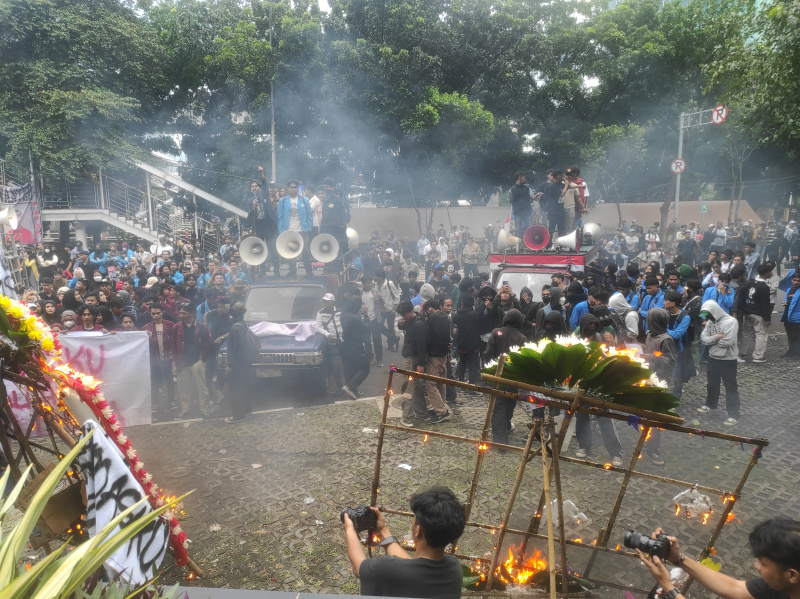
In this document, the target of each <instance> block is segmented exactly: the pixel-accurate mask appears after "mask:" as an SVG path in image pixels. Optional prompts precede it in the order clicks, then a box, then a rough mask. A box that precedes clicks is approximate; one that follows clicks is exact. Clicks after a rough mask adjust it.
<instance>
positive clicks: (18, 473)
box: [0, 381, 22, 482]
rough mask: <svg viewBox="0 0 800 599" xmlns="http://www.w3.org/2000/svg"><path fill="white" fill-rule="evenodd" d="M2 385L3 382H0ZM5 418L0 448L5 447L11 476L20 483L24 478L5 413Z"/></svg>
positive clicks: (3, 414)
mask: <svg viewBox="0 0 800 599" xmlns="http://www.w3.org/2000/svg"><path fill="white" fill-rule="evenodd" d="M0 384H2V381H0ZM2 416H3V418H2V419H1V420H0V446H2V447H3V453H4V454H5V455H7V456H8V457H9V458H10V459H8V460H7V461H8V467H9V468H11V474H13V475H14V480H15V481H17V482H19V480H20V479H21V478H22V472H21V471H20V469H19V466H17V461H16V460H15V459H14V451H13V450H12V448H11V443H9V442H8V436H7V435H6V418H7V417H6V415H5V412H3V413H2Z"/></svg>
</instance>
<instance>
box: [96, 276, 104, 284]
mask: <svg viewBox="0 0 800 599" xmlns="http://www.w3.org/2000/svg"><path fill="white" fill-rule="evenodd" d="M94 280H95V281H97V282H98V283H99V282H100V281H102V280H103V277H94Z"/></svg>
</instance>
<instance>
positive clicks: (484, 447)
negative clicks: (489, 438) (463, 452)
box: [478, 443, 489, 451]
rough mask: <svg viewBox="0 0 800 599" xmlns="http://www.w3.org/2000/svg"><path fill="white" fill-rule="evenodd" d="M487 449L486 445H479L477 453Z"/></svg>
mask: <svg viewBox="0 0 800 599" xmlns="http://www.w3.org/2000/svg"><path fill="white" fill-rule="evenodd" d="M487 449H489V446H488V445H486V443H481V444H480V445H478V450H479V451H486V450H487Z"/></svg>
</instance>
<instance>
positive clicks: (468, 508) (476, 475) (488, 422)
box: [429, 354, 506, 586]
mask: <svg viewBox="0 0 800 599" xmlns="http://www.w3.org/2000/svg"><path fill="white" fill-rule="evenodd" d="M505 363H506V355H505V354H502V355H501V356H500V359H499V360H498V361H497V369H496V370H495V372H496V373H497V374H498V375H501V374H503V367H504V366H505ZM429 378H432V379H433V378H437V379H438V378H440V377H429ZM442 380H448V379H442ZM499 380H502V379H499ZM505 383H506V381H504V384H505ZM499 388H500V383H499V382H496V383H495V384H494V389H495V390H498V389H499ZM494 404H495V396H494V394H490V395H489V406H488V407H487V409H486V418H485V419H484V421H483V432H482V433H481V443H480V444H481V445H484V444H486V442H487V441H488V439H489V430H490V429H491V426H492V412H493V411H494ZM485 453H486V452H485V451H479V452H478V455H477V457H476V458H475V469H474V470H473V472H472V484H471V485H470V488H469V495H468V497H467V503H466V505H465V506H464V517H465V518H466V519H467V520H469V516H470V514H471V513H472V506H473V504H474V502H475V493H476V492H477V490H478V480H480V477H481V467H482V466H483V456H484V454H485ZM487 586H488V585H487Z"/></svg>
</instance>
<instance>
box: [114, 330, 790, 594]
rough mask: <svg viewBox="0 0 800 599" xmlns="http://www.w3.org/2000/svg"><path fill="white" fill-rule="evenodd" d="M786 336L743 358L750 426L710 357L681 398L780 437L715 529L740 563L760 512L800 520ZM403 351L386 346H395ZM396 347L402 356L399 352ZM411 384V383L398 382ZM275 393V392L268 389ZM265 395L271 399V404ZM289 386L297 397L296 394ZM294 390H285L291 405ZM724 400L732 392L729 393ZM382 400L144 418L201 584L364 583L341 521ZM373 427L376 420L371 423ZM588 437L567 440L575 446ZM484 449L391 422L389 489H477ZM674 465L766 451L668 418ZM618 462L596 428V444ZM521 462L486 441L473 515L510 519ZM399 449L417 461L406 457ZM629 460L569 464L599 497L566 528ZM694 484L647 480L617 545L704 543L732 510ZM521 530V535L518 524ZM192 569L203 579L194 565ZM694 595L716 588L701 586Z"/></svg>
mask: <svg viewBox="0 0 800 599" xmlns="http://www.w3.org/2000/svg"><path fill="white" fill-rule="evenodd" d="M785 350H786V337H785V335H781V334H778V335H777V336H774V337H773V338H771V339H770V343H769V349H768V352H767V358H768V362H767V363H766V364H747V365H740V370H739V384H740V392H741V396H742V414H741V420H740V423H739V425H737V426H735V427H733V428H732V429H731V428H729V427H725V426H723V424H722V423H723V421H724V419H725V418H726V415H725V412H724V410H720V411H719V412H718V413H712V414H708V415H700V414H697V412H696V408H697V407H698V406H700V405H701V404H702V403H703V399H704V397H705V372H704V371H701V373H700V374H699V376H698V377H696V378H695V379H693V380H692V381H691V383H690V384H689V385H688V386H687V387H686V390H685V394H684V400H683V404H682V405H681V406H680V409H679V412H680V413H681V415H683V417H684V418H685V419H686V422H687V424H689V425H691V424H692V422H693V421H695V420H697V421H699V423H698V424H697V426H698V427H699V428H702V429H705V430H720V431H721V430H723V429H724V430H725V431H726V432H733V433H736V434H739V435H743V436H747V437H761V436H764V437H767V438H768V439H769V440H770V445H769V447H768V448H767V449H766V450H765V451H764V456H763V459H762V461H761V463H760V464H759V466H758V467H757V468H756V469H754V471H753V473H752V475H751V476H750V480H749V482H748V484H747V486H746V487H745V489H744V493H743V498H742V500H741V502H739V503H738V504H737V505H736V509H735V510H734V513H735V515H736V516H735V518H734V520H733V521H732V522H730V523H729V524H727V525H726V527H725V529H724V531H723V533H722V535H721V537H720V538H719V540H718V542H717V543H716V550H717V553H716V556H715V559H716V560H718V561H719V562H721V563H722V569H723V571H724V572H726V573H729V574H731V575H733V576H740V577H746V576H754V575H755V570H754V568H753V567H752V558H751V557H750V555H749V552H748V548H747V533H748V532H749V530H750V529H751V528H752V527H753V526H754V525H755V524H756V523H757V522H759V521H760V520H763V519H766V518H769V517H774V516H785V517H790V518H795V519H800V503H798V500H797V490H798V489H799V488H800V468H798V464H797V458H796V451H795V450H796V447H797V442H798V431H799V430H800V427H798V424H800V423H799V422H798V420H800V416H799V415H798V411H797V409H796V405H797V401H798V399H797V398H798V393H797V390H796V383H795V381H796V380H797V379H798V376H797V375H798V374H800V363H797V362H786V361H784V360H782V359H781V358H780V357H779V356H780V355H781V354H782V353H783V352H784V351H785ZM389 357H390V356H387V358H389ZM390 361H391V360H389V359H387V360H386V363H387V366H388V363H389V362H390ZM382 370H383V372H380V373H377V372H376V373H373V374H371V375H370V379H369V381H368V383H367V384H365V386H364V387H362V389H365V390H367V392H368V394H369V393H370V392H371V393H372V395H378V394H382V389H383V386H384V385H385V380H386V369H382ZM396 388H397V387H396ZM265 392H266V391H265ZM463 399H464V401H465V404H464V405H463V406H462V407H461V414H459V415H457V416H455V417H454V418H453V419H452V420H450V421H448V422H445V423H443V424H440V425H438V427H437V430H441V431H443V432H447V433H451V434H454V435H466V436H471V437H475V436H478V435H479V434H480V429H481V427H482V424H483V419H484V416H485V413H486V405H487V398H486V397H485V396H484V397H480V398H469V397H463ZM256 400H257V405H259V406H260V407H261V408H265V407H269V406H270V405H271V404H268V403H264V402H262V403H258V398H256ZM284 400H286V398H284ZM285 404H291V401H284V403H283V404H282V405H285ZM721 405H724V398H723V399H722V400H721ZM529 418H530V417H529V416H528V414H527V413H526V412H524V411H523V410H521V409H518V410H517V412H516V414H515V418H514V422H515V424H516V430H515V431H513V432H512V433H511V443H512V444H515V445H519V446H522V445H524V443H525V440H526V435H527V433H528V429H527V427H526V426H525V424H526V422H528V420H529ZM379 421H380V413H379V411H378V407H377V405H376V402H375V401H374V400H373V401H358V402H346V403H336V404H330V405H319V406H306V407H298V408H294V409H286V410H281V411H273V412H269V413H260V414H254V415H252V417H250V418H249V419H248V420H247V421H245V422H242V423H236V424H226V423H224V422H223V421H222V420H212V421H196V422H176V423H167V424H163V425H154V426H149V427H137V428H132V429H130V430H129V431H128V432H129V436H130V438H131V439H132V440H133V442H134V444H135V446H136V448H137V450H138V451H139V454H140V456H141V457H142V459H143V460H144V463H145V465H146V467H147V468H148V470H149V471H150V472H151V473H152V474H153V476H154V478H155V480H156V481H157V482H158V484H160V485H161V486H162V487H163V488H164V489H166V490H168V491H169V492H171V493H176V494H180V493H184V492H186V491H189V490H192V489H194V493H193V494H192V495H191V496H189V497H188V498H187V499H186V500H185V502H184V508H183V509H184V511H185V512H186V514H185V515H184V516H183V517H182V525H183V527H184V529H185V530H186V531H187V533H188V534H189V536H190V538H191V546H190V547H191V548H190V553H191V555H192V557H193V559H194V560H195V561H196V562H197V564H198V565H200V567H201V568H203V570H204V571H205V576H204V577H203V579H202V580H200V581H196V582H197V584H199V585H202V586H212V587H230V588H245V589H266V590H282V591H296V592H317V593H329V592H330V593H358V589H359V585H358V581H357V579H355V577H354V576H353V575H352V573H351V571H350V567H349V563H348V561H347V558H346V551H345V544H344V539H343V535H342V532H341V527H340V523H339V512H340V510H341V508H342V506H344V505H357V504H359V503H366V502H368V500H369V496H370V488H371V483H372V476H373V469H374V466H375V456H376V446H377V435H376V434H375V433H374V432H371V431H372V430H374V429H376V428H377V427H378V424H379ZM617 427H618V432H619V435H620V437H621V439H622V443H623V448H624V450H625V452H626V453H625V460H626V462H627V460H628V459H629V458H630V455H631V452H632V450H633V447H634V444H635V441H636V436H637V433H636V431H635V430H633V429H632V428H631V427H629V426H627V425H625V424H624V423H618V425H617ZM364 429H370V430H367V431H365V430H364ZM574 448H575V443H574V441H573V444H572V447H571V449H570V450H569V451H567V453H566V455H573V452H574ZM476 451H477V448H476V447H475V446H473V445H469V444H464V443H458V442H455V441H447V440H441V439H436V438H431V439H430V440H429V441H428V442H427V443H426V442H423V440H422V439H421V437H420V436H418V435H415V434H412V433H408V432H400V431H390V432H389V433H387V437H386V444H385V447H384V458H383V470H382V478H381V487H380V491H381V493H380V504H381V505H382V506H385V507H389V508H394V509H407V506H408V499H409V497H410V495H411V494H412V493H413V492H414V491H416V490H419V489H423V488H425V487H428V486H430V485H434V484H444V485H447V486H449V487H450V488H451V489H453V490H454V491H455V492H456V494H457V495H458V496H459V497H460V498H461V499H466V497H467V493H468V490H469V485H470V481H471V476H472V472H473V468H474V463H475V457H476ZM661 453H662V455H663V457H664V458H665V459H666V464H665V465H664V466H656V465H654V464H652V463H651V462H650V461H649V460H647V458H646V457H645V458H643V459H642V460H641V461H640V462H639V466H638V469H639V470H641V471H643V472H651V473H655V474H660V475H663V476H667V477H672V478H676V479H683V480H687V481H691V482H698V483H700V484H704V485H707V486H711V487H715V488H719V489H725V490H732V489H733V488H734V486H735V484H736V482H737V480H738V478H739V476H740V475H741V473H742V472H743V470H744V468H745V465H746V464H747V462H748V460H749V459H750V457H751V453H752V448H751V447H750V446H745V447H744V448H741V447H740V446H739V445H735V444H733V443H730V442H721V441H717V440H713V439H709V438H705V439H704V438H703V437H701V436H690V435H681V434H677V433H671V432H665V433H664V435H663V440H662V451H661ZM590 457H591V458H592V459H594V460H596V461H609V457H608V455H607V454H606V453H605V451H604V449H603V445H602V441H601V439H600V435H599V433H597V432H595V440H594V450H593V455H591V456H590ZM518 463H519V456H518V454H515V453H509V454H505V455H501V454H500V453H499V452H497V451H492V450H490V451H489V452H487V455H486V459H485V462H484V468H483V476H482V478H481V484H480V487H479V490H478V495H477V501H476V505H475V508H474V510H473V514H472V518H473V519H474V520H475V521H478V522H484V523H487V524H493V523H499V522H500V520H501V518H502V514H503V510H504V509H505V506H506V501H507V497H508V494H509V492H510V490H511V487H512V483H513V479H514V475H515V473H516V469H517V466H518ZM400 464H406V465H408V466H410V469H405V468H400V467H399V465H400ZM621 477H622V475H621V474H617V473H613V472H607V471H604V470H597V469H592V468H587V467H585V466H579V465H575V464H569V463H563V464H562V485H563V493H564V498H565V499H569V500H571V501H573V502H574V503H575V505H576V506H577V507H578V508H579V509H580V510H581V511H582V512H584V513H585V514H586V515H587V516H588V517H589V518H590V521H589V522H582V523H580V524H576V523H573V522H568V523H567V535H568V536H569V537H570V538H572V539H577V538H581V539H583V540H584V541H588V542H591V540H592V539H594V538H596V535H597V531H598V530H599V529H600V528H602V527H604V526H605V525H606V523H607V520H608V516H609V513H610V510H611V506H612V505H613V503H614V500H615V498H616V496H617V493H618V490H619V485H620V480H621ZM541 480H542V472H541V461H540V460H539V459H538V458H537V459H536V460H534V461H533V462H531V463H530V465H529V467H528V469H527V470H526V475H525V478H524V481H523V484H522V486H521V489H520V492H519V495H518V498H517V502H516V507H515V509H514V512H513V514H512V516H511V520H510V526H512V527H514V528H525V527H526V526H527V524H528V521H529V519H530V516H531V514H532V512H533V510H535V508H536V503H537V501H538V498H539V495H540V492H541V488H542V485H541ZM683 489H684V487H677V486H673V485H669V484H664V483H661V482H656V481H652V480H646V479H639V478H634V479H632V481H631V483H630V485H629V487H628V491H627V494H626V496H625V500H624V502H623V504H622V509H621V511H620V514H619V517H618V518H617V521H616V524H615V526H614V528H613V532H612V535H611V536H612V541H611V543H610V545H611V546H612V547H613V546H615V544H616V543H620V544H621V542H622V536H623V534H624V531H625V530H626V529H627V528H635V529H637V530H640V531H650V530H652V529H653V528H654V527H656V526H659V525H660V526H663V527H664V528H665V529H667V530H668V531H669V532H670V533H672V534H675V535H676V536H678V538H679V539H680V540H681V541H682V546H683V547H684V548H685V550H686V553H687V554H688V555H696V554H697V553H698V552H699V551H700V550H701V549H702V547H703V546H704V545H705V543H706V541H707V540H708V537H709V536H710V534H711V532H712V525H713V524H714V523H715V522H716V514H718V513H719V512H720V511H721V510H722V503H721V501H720V499H719V497H712V499H713V500H714V503H715V514H714V515H713V516H712V518H711V519H710V522H709V523H708V524H707V525H705V526H703V525H702V524H701V523H700V522H699V521H697V520H686V519H681V518H678V517H676V516H675V513H674V503H673V501H672V498H673V496H674V495H676V494H677V493H678V492H680V491H681V490H683ZM387 522H388V524H389V527H390V529H391V530H392V532H393V533H394V534H395V535H396V536H402V535H404V534H406V533H407V532H408V530H409V521H408V519H406V518H403V517H399V516H387ZM494 539H495V537H494V536H493V535H492V534H491V533H490V532H489V531H485V530H475V529H469V530H468V532H467V533H466V534H465V535H464V537H463V538H462V541H461V545H460V547H459V551H460V552H463V553H465V554H470V555H483V554H484V553H485V552H487V551H491V549H492V547H493V546H494ZM506 540H507V543H506V544H508V545H511V544H517V543H519V541H520V539H519V538H514V537H507V539H506ZM529 548H530V549H531V550H535V549H538V550H542V551H546V544H545V543H544V542H542V541H536V540H532V541H531V543H530V545H529ZM590 554H591V551H589V550H586V549H582V548H570V550H569V553H568V558H569V562H570V566H571V567H572V568H573V569H575V570H577V571H578V572H584V569H585V567H586V563H587V560H588V558H589V556H590ZM166 565H167V567H166V571H165V573H164V574H163V575H162V581H163V582H164V583H166V584H172V583H174V582H177V581H181V577H182V576H183V575H184V573H182V572H181V571H180V570H179V569H178V568H176V567H175V566H174V564H173V563H172V562H171V561H170V560H168V561H167V563H166ZM591 577H592V578H595V579H600V580H603V581H607V582H609V583H613V584H615V585H622V586H627V585H634V586H635V587H640V588H649V587H650V586H651V584H652V581H651V579H649V577H647V576H646V572H645V571H644V568H643V567H642V566H641V565H640V564H639V562H638V560H634V559H630V558H624V557H620V556H615V555H608V554H602V553H601V554H599V556H598V558H597V561H596V563H595V566H594V570H593V571H592V576H591ZM182 582H183V583H184V584H193V582H190V581H186V580H185V579H183V580H182ZM693 590H694V593H693V594H694V595H695V596H703V595H704V593H703V592H702V591H701V589H700V587H698V586H695V587H693ZM599 592H600V593H601V594H602V595H603V596H608V597H620V594H621V593H622V592H623V591H622V590H621V589H620V588H619V586H603V587H601V588H600V589H599Z"/></svg>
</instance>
